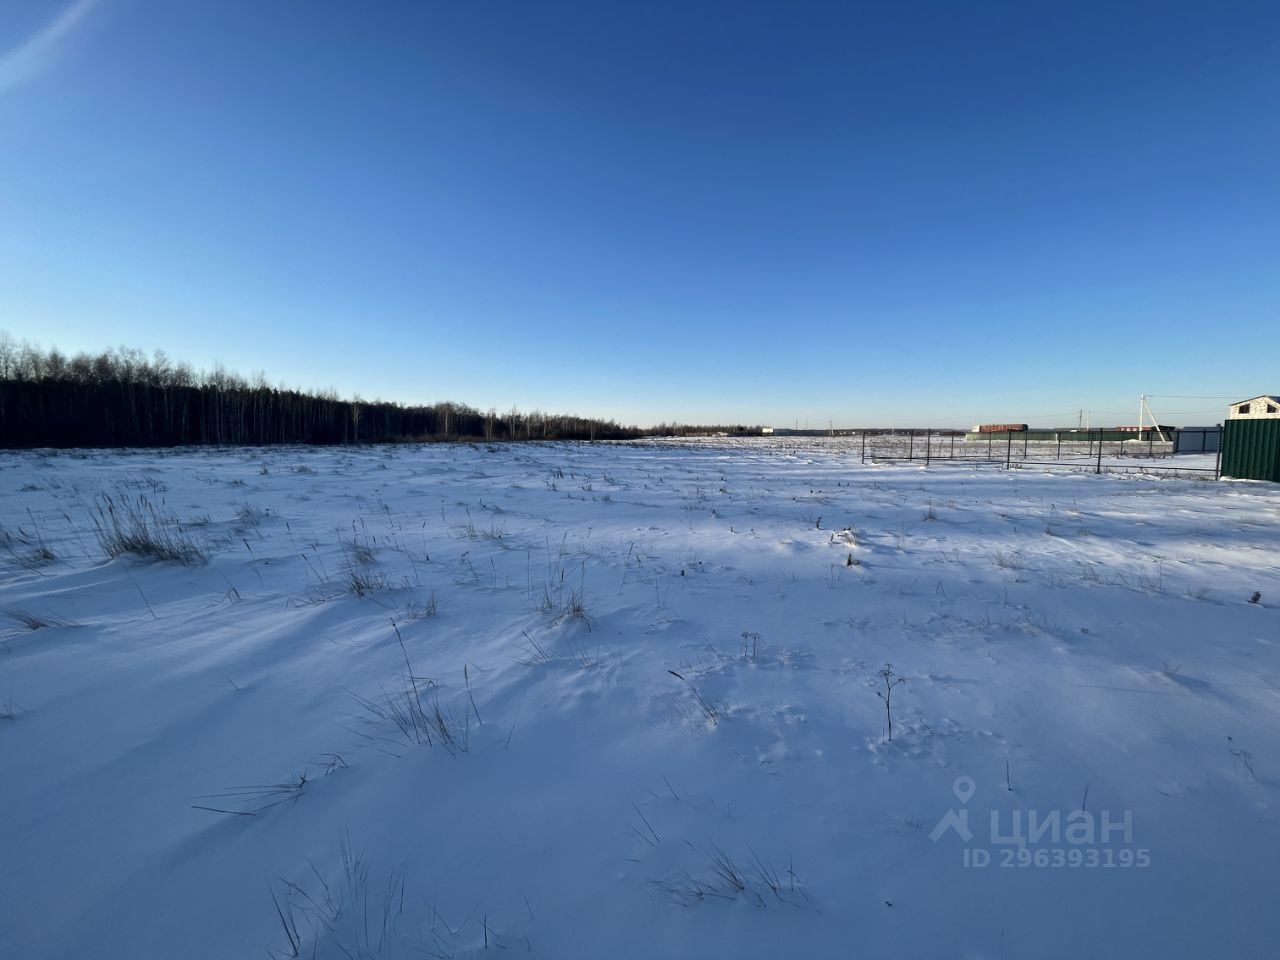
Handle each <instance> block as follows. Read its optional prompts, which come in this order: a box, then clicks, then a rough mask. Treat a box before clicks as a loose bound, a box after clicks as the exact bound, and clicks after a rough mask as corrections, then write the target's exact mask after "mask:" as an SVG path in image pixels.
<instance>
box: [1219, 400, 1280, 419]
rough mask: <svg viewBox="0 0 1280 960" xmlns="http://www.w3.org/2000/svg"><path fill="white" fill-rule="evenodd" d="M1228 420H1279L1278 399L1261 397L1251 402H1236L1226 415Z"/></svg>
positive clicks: (1279, 401)
mask: <svg viewBox="0 0 1280 960" xmlns="http://www.w3.org/2000/svg"><path fill="white" fill-rule="evenodd" d="M1227 418H1228V419H1229V420H1275V419H1280V397H1273V396H1267V395H1263V396H1261V397H1254V398H1253V399H1252V400H1238V401H1236V402H1235V403H1233V404H1232V405H1231V410H1230V411H1229V412H1228V413H1227Z"/></svg>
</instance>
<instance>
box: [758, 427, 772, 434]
mask: <svg viewBox="0 0 1280 960" xmlns="http://www.w3.org/2000/svg"><path fill="white" fill-rule="evenodd" d="M760 432H761V433H773V427H761V428H760Z"/></svg>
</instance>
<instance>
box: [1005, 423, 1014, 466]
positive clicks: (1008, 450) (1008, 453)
mask: <svg viewBox="0 0 1280 960" xmlns="http://www.w3.org/2000/svg"><path fill="white" fill-rule="evenodd" d="M1004 435H1005V436H1006V437H1007V438H1008V443H1007V444H1006V446H1005V448H1004V468H1005V469H1006V470H1008V469H1009V464H1010V463H1011V462H1012V461H1013V433H1012V432H1010V431H1008V430H1006V431H1005V432H1004Z"/></svg>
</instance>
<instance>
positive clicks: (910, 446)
mask: <svg viewBox="0 0 1280 960" xmlns="http://www.w3.org/2000/svg"><path fill="white" fill-rule="evenodd" d="M915 441H916V432H915V431H914V430H908V431H907V459H908V460H914V459H915V456H916V453H915Z"/></svg>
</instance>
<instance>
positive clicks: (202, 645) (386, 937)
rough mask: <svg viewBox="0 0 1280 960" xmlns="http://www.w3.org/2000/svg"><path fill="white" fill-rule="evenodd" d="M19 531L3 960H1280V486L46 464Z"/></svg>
mask: <svg viewBox="0 0 1280 960" xmlns="http://www.w3.org/2000/svg"><path fill="white" fill-rule="evenodd" d="M0 525H3V527H4V530H5V533H4V534H3V535H0V541H2V542H0V563H2V564H3V566H2V567H0V577H2V580H0V609H2V610H3V611H5V614H4V619H3V626H0V957H6V958H8V957H13V958H24V960H26V958H46V957H57V958H62V957H66V958H94V960H101V958H116V957H118V958H129V960H139V958H153V957H155V958H159V957H183V958H193V957H195V958H203V957H208V958H231V957H264V956H268V955H273V956H293V955H300V956H304V957H312V956H314V957H317V958H325V960H327V958H336V957H387V958H402V957H422V956H430V957H470V956H489V955H491V954H492V955H495V956H498V955H503V956H515V955H526V954H527V955H531V956H536V957H549V958H566V957H657V956H669V957H682V956H687V957H699V958H706V957H721V956H726V957H727V956H737V957H766V956H769V957H772V956H782V955H788V956H808V957H837V956H838V957H854V956H857V957H905V958H915V957H943V956H946V957H986V958H998V957H1004V958H1020V957H1021V958H1031V957H1034V958H1044V957H1064V958H1072V960H1075V958H1085V957H1137V956H1147V957H1155V956H1159V957H1204V956H1210V955H1212V956H1216V957H1264V956H1275V955H1276V953H1275V951H1276V950H1277V944H1278V943H1280V913H1278V912H1277V911H1276V910H1275V909H1274V896H1275V893H1274V882H1275V879H1276V876H1277V863H1280V821H1278V816H1280V789H1278V788H1280V742H1278V741H1277V737H1276V730H1277V728H1278V721H1280V614H1278V613H1277V609H1278V608H1280V582H1278V580H1277V574H1278V573H1280V551H1277V547H1278V546H1280V487H1276V486H1269V485H1262V484H1253V483H1242V482H1228V481H1224V482H1219V483H1213V482H1200V481H1191V480H1161V479H1153V478H1139V477H1119V476H1092V475H1089V474H1086V473H1070V472H1058V473H1052V472H1045V471H1044V470H1043V469H1035V468H1030V467H1028V468H1026V469H1023V470H1014V471H1005V470H1000V469H995V468H991V467H974V466H972V465H967V466H955V465H953V466H946V465H941V466H937V465H935V466H933V467H930V468H929V469H927V470H926V469H925V468H924V467H923V465H922V464H911V465H908V464H895V465H880V466H878V465H874V464H867V465H865V466H864V465H862V464H860V463H859V462H858V455H857V450H856V447H854V446H852V445H850V446H843V445H842V444H841V443H840V442H838V441H825V442H824V441H813V440H806V441H803V442H801V441H792V442H785V441H782V440H777V441H767V440H766V441H749V442H730V441H723V442H701V443H657V444H643V443H637V444H620V445H609V444H596V445H587V444H583V445H563V444H547V445H520V446H515V445H512V446H495V447H476V446H429V447H397V448H360V449H354V450H353V449H340V450H334V449H319V450H312V449H294V448H289V449H270V450H244V449H239V450H210V451H181V452H136V453H105V452H87V453H63V454H57V455H48V454H42V453H27V454H4V455H3V456H0ZM157 553H159V554H162V555H163V556H159V557H158V556H156V554H157ZM1255 591H1258V592H1260V593H1261V598H1260V600H1261V602H1260V603H1250V602H1249V599H1250V597H1251V596H1252V595H1253V594H1254V592H1255ZM886 663H891V664H892V670H893V674H892V676H891V678H890V680H893V679H897V678H901V679H904V680H905V681H906V682H905V683H903V684H899V685H897V686H895V687H893V689H892V704H891V709H892V718H893V739H892V741H891V742H890V741H889V740H888V729H887V724H886V714H885V704H884V702H883V700H882V699H881V698H880V697H879V696H878V694H877V691H880V692H883V691H884V689H885V679H884V678H883V677H881V676H880V675H879V673H878V671H880V670H882V669H883V668H884V666H885V664H886ZM966 778H968V779H966ZM1082 811H1083V812H1082ZM1104 811H1105V816H1106V817H1107V822H1106V824H1105V825H1106V827H1107V829H1106V830H1105V831H1104V830H1103V826H1104V824H1103V817H1104ZM993 816H994V818H995V827H996V830H995V835H994V836H993V835H992V817H993ZM1029 824H1032V825H1033V826H1034V828H1035V829H1034V831H1033V830H1029V829H1028V826H1029ZM961 828H963V829H961ZM965 833H968V835H969V836H968V838H967V839H966V837H965V836H964V834H965ZM1037 833H1038V834H1039V835H1036V834H1037ZM935 835H936V836H937V839H936V840H935V839H933V837H934V836H935ZM1018 836H1021V837H1022V839H1023V841H1024V842H1023V843H1021V844H1019V843H1010V842H1003V841H1008V840H1010V839H1012V838H1016V837H1018ZM987 857H989V861H988V860H986V859H985V858H987ZM966 864H969V865H968V866H966Z"/></svg>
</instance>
